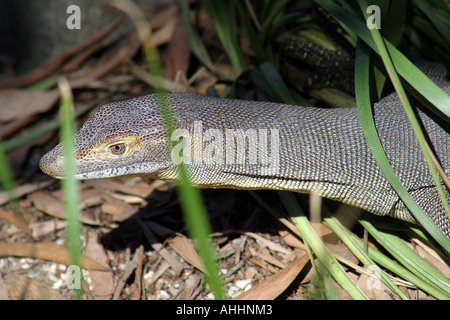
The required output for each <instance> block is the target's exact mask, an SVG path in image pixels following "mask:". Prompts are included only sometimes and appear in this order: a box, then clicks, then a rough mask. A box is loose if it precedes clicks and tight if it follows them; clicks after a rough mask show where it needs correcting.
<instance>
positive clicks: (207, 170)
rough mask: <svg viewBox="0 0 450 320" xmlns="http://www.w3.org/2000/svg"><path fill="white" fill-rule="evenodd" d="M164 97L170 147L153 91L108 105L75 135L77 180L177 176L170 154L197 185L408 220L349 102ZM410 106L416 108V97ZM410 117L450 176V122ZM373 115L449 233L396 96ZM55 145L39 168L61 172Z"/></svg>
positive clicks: (394, 157)
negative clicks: (308, 197)
mask: <svg viewBox="0 0 450 320" xmlns="http://www.w3.org/2000/svg"><path fill="white" fill-rule="evenodd" d="M431 69H432V70H433V71H432V74H431V75H432V76H433V77H432V78H433V80H434V81H435V82H436V83H438V85H439V86H440V87H441V88H443V90H444V91H445V92H447V93H450V86H449V82H446V81H445V74H446V70H445V68H444V67H435V66H434V67H433V68H431ZM167 98H168V100H169V102H170V105H171V107H172V110H173V113H174V116H175V121H176V126H177V128H178V130H176V133H177V136H176V137H174V138H175V140H177V141H178V139H180V138H181V140H180V141H182V142H180V143H179V145H177V146H178V149H177V152H175V153H173V152H172V153H171V151H170V149H169V142H168V140H167V139H166V132H165V127H164V125H163V120H162V117H161V114H160V110H159V107H158V99H157V98H156V96H155V95H152V94H151V95H146V96H142V97H138V98H134V99H131V100H126V101H118V102H111V103H108V104H106V105H104V106H102V107H100V108H99V109H98V110H97V111H96V112H95V113H94V114H93V115H91V117H90V118H89V119H88V120H87V121H86V123H85V124H84V125H83V126H82V128H81V129H80V130H79V131H78V133H77V134H76V136H75V138H74V143H75V150H74V157H75V159H76V172H77V174H76V178H78V179H94V178H110V177H118V176H125V175H138V176H147V177H150V178H154V179H162V180H166V181H176V180H177V178H178V174H177V167H176V161H185V163H186V165H187V169H188V170H189V172H190V177H191V181H192V183H193V184H194V185H195V186H198V187H205V188H234V189H276V190H290V191H296V192H302V193H309V192H311V191H316V192H318V193H319V194H320V195H321V196H323V197H326V198H330V199H334V200H337V201H340V202H343V203H346V204H349V205H352V206H356V207H359V208H362V209H364V210H367V211H369V212H371V213H374V214H377V215H391V216H394V217H396V218H399V219H403V220H406V221H414V218H413V216H412V215H411V213H410V212H409V210H408V209H407V208H406V206H405V205H404V203H403V202H402V201H401V200H400V199H399V197H398V195H397V194H396V192H395V191H394V190H393V188H392V187H391V186H390V184H389V183H388V181H387V180H386V178H385V177H384V176H383V174H382V172H381V170H380V169H379V167H378V165H377V162H376V161H375V159H374V157H373V155H372V153H371V151H370V149H369V146H368V144H367V142H366V141H365V138H364V134H363V131H362V128H361V124H360V121H359V118H358V112H357V109H356V108H339V109H336V108H331V109H323V108H314V107H301V106H293V105H286V104H280V103H268V102H255V101H243V100H234V99H219V98H213V97H208V96H204V95H200V94H193V93H172V94H168V95H167ZM413 104H415V106H420V104H419V103H418V102H417V101H416V100H413ZM422 109H423V108H422ZM418 115H419V118H420V121H421V122H422V124H423V127H424V129H425V130H426V132H427V135H428V138H429V140H430V142H431V145H432V147H433V149H434V150H435V152H436V154H437V156H438V158H439V159H440V161H441V164H442V166H443V168H444V169H445V170H446V172H447V174H448V173H449V170H450V156H449V155H450V125H449V123H448V122H445V121H441V122H440V123H438V122H439V121H438V122H436V121H435V119H434V117H433V116H432V115H429V114H428V113H425V112H422V111H418ZM374 116H375V123H376V125H377V129H378V132H379V136H380V139H381V141H382V144H383V147H384V149H385V151H386V154H387V157H388V159H389V161H390V163H391V164H392V166H393V169H394V170H395V172H396V174H397V176H398V177H399V179H400V181H401V182H402V184H403V185H404V186H405V188H406V189H407V190H408V191H409V192H410V195H411V196H412V197H413V198H414V199H415V200H416V201H417V202H418V204H419V205H420V206H421V207H422V208H423V209H424V210H425V212H426V213H427V214H428V215H429V217H430V218H431V219H432V221H433V222H434V223H435V224H436V225H437V226H438V227H439V229H440V230H441V231H442V232H443V233H444V234H445V235H446V236H447V237H449V238H450V220H449V217H448V215H447V214H446V212H445V210H444V208H443V206H442V204H441V201H440V199H439V196H438V193H437V190H436V187H435V185H434V182H433V179H432V177H431V175H430V173H429V169H428V167H427V164H426V162H425V160H424V157H423V154H422V151H421V149H420V147H419V144H418V143H417V141H416V138H415V135H414V133H413V130H412V128H411V125H410V123H409V121H408V119H407V117H406V115H405V112H404V110H403V108H402V105H401V102H400V100H399V98H398V95H397V94H396V93H393V94H391V95H389V96H387V97H385V98H383V99H382V100H381V101H380V102H378V103H376V104H375V105H374ZM230 135H231V138H230ZM248 142H249V143H248ZM180 150H181V151H182V152H184V153H183V156H184V158H182V157H180ZM62 151H63V150H62V145H61V144H59V145H58V146H56V147H55V148H54V149H53V150H51V151H50V152H48V153H47V154H45V155H44V156H43V157H42V159H41V161H40V167H41V169H42V171H43V172H44V173H46V174H48V175H50V176H53V177H55V178H62V177H63V155H62V154H63V153H62ZM177 159H178V160H177ZM180 159H181V160H180ZM446 192H447V196H448V197H449V198H450V196H449V194H448V190H446Z"/></svg>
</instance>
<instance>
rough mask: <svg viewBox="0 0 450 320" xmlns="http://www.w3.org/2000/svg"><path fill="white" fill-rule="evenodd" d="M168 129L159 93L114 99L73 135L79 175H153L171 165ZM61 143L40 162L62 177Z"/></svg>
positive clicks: (46, 171) (53, 173) (84, 176)
mask: <svg viewBox="0 0 450 320" xmlns="http://www.w3.org/2000/svg"><path fill="white" fill-rule="evenodd" d="M168 150H169V148H168V142H167V139H166V131H165V129H164V126H163V121H162V119H161V116H160V112H159V108H158V105H157V101H156V97H155V96H154V95H148V96H145V97H141V98H139V99H131V100H127V101H120V102H112V103H108V104H105V105H104V106H102V107H100V108H99V109H98V110H97V111H96V112H95V113H94V114H93V115H92V116H91V117H90V118H89V119H88V120H87V121H86V123H85V124H84V125H83V126H82V128H81V129H80V130H79V131H78V132H77V134H76V135H75V137H74V152H73V156H74V159H75V168H76V175H75V177H76V178H78V179H94V178H108V177H117V176H124V175H138V174H141V173H142V172H145V173H146V174H147V175H149V176H150V177H153V178H157V177H158V174H159V173H160V172H161V171H162V170H164V169H167V168H168V167H170V165H171V162H170V156H169V151H168ZM63 154H64V152H63V146H62V144H59V145H57V146H56V147H55V148H54V149H53V150H51V151H50V152H48V153H47V154H45V155H44V156H43V157H42V159H41V161H40V163H39V166H40V168H41V170H42V171H43V172H44V173H46V174H48V175H50V176H52V177H55V178H62V177H63V176H64V174H63V163H64V155H63Z"/></svg>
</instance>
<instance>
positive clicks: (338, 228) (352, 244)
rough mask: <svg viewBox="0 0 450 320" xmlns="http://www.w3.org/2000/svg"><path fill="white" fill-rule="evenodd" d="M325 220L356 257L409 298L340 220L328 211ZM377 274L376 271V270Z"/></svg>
mask: <svg viewBox="0 0 450 320" xmlns="http://www.w3.org/2000/svg"><path fill="white" fill-rule="evenodd" d="M324 222H325V224H326V225H327V226H328V227H329V228H330V229H331V230H333V232H334V233H336V234H337V235H338V236H339V239H341V240H342V241H343V242H344V243H345V245H346V246H347V247H348V248H349V249H350V251H351V252H352V253H353V254H354V255H355V257H356V258H357V259H358V260H359V261H361V262H362V263H363V264H364V265H365V266H366V267H367V268H369V269H370V270H372V271H375V270H376V271H377V272H376V276H377V277H379V278H380V280H381V281H382V282H383V283H384V284H385V285H386V286H387V287H388V288H390V289H391V290H392V291H393V292H394V293H395V294H397V295H398V296H399V297H400V298H402V299H403V300H409V297H408V296H407V295H406V294H405V293H403V291H401V290H400V289H399V288H398V286H397V285H395V284H394V282H393V281H392V280H391V279H390V278H389V277H388V276H387V274H386V273H385V272H384V271H382V270H381V269H380V268H379V267H378V266H377V265H376V263H375V262H374V261H373V260H372V259H371V258H370V257H369V256H368V255H367V254H366V253H365V252H364V251H363V248H362V247H360V246H359V245H358V243H357V242H356V241H355V240H354V238H353V237H352V236H351V235H350V234H349V231H348V230H347V229H345V228H344V227H343V226H342V224H341V223H340V222H339V220H338V219H337V218H335V217H332V216H331V214H330V213H329V212H328V211H324ZM374 274H375V272H374Z"/></svg>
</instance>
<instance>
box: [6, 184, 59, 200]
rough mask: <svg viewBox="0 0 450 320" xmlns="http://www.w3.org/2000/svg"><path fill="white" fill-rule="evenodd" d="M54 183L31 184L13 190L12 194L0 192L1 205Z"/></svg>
mask: <svg viewBox="0 0 450 320" xmlns="http://www.w3.org/2000/svg"><path fill="white" fill-rule="evenodd" d="M54 182H55V180H49V181H45V182H38V183H29V184H24V185H21V186H19V187H17V188H15V189H13V190H12V191H11V192H6V191H3V192H0V205H3V204H5V203H7V202H8V201H10V200H11V199H13V198H15V197H17V198H19V197H22V196H24V195H26V194H28V193H31V192H34V191H36V190H38V189H42V188H45V187H47V186H49V185H51V184H52V183H54Z"/></svg>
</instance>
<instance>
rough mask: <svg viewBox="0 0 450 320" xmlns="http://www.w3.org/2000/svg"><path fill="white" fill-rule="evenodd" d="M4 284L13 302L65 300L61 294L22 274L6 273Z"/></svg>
mask: <svg viewBox="0 0 450 320" xmlns="http://www.w3.org/2000/svg"><path fill="white" fill-rule="evenodd" d="M4 282H5V285H6V288H8V291H9V292H10V294H11V297H12V299H14V300H43V299H48V300H65V298H64V296H63V295H61V293H59V292H58V291H56V290H55V289H53V288H51V287H49V286H48V285H47V284H46V283H44V282H43V281H39V280H36V279H31V278H29V277H27V276H26V275H24V274H18V273H8V277H5V279H4Z"/></svg>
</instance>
